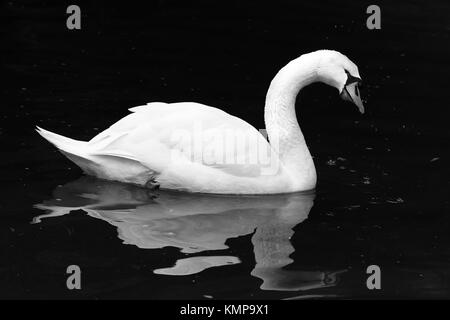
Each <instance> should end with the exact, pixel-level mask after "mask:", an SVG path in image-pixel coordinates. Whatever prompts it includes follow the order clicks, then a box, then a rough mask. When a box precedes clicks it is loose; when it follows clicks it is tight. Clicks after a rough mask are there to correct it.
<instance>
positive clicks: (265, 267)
mask: <svg viewBox="0 0 450 320" xmlns="http://www.w3.org/2000/svg"><path fill="white" fill-rule="evenodd" d="M369 4H371V3H364V2H362V3H360V4H352V5H350V4H345V3H340V4H339V5H336V4H335V2H331V1H319V2H318V1H307V2H297V1H295V2H294V1H290V2H289V1H287V2H283V1H281V2H280V1H277V2H276V4H275V3H269V2H268V3H266V4H262V3H260V2H257V1H249V2H246V3H245V4H244V3H243V2H241V1H226V2H216V3H214V4H212V3H209V2H206V1H204V2H199V3H197V4H196V6H190V5H188V4H182V3H179V2H177V1H153V2H149V5H148V6H147V7H145V8H144V7H143V6H142V5H137V4H126V5H125V4H123V5H121V6H117V7H114V6H113V5H112V4H110V3H108V2H106V1H99V2H96V4H95V5H94V4H90V3H88V2H87V3H85V4H84V3H83V2H81V3H80V7H81V9H82V15H83V16H82V29H81V30H80V31H69V30H67V29H66V27H65V19H66V14H65V8H66V5H65V4H60V3H59V1H47V2H45V3H44V2H38V1H9V2H5V3H3V4H2V7H1V21H2V24H3V25H2V28H1V36H2V38H1V39H2V46H1V49H0V52H1V57H2V60H1V63H2V78H3V79H4V81H2V86H1V89H0V90H1V97H2V98H1V99H2V102H1V106H2V107H1V114H0V121H1V122H0V124H1V127H0V130H1V131H0V139H1V150H2V157H1V160H0V167H1V172H2V175H1V177H0V183H1V184H0V190H1V194H2V201H1V207H0V208H1V210H0V236H1V242H0V243H1V244H0V246H1V250H0V297H1V298H21V297H23V298H81V297H82V298H151V299H180V298H195V299H197V298H198V299H210V298H235V299H241V298H255V299H256V298H273V299H281V298H296V299H302V298H311V297H313V298H321V297H322V298H335V297H337V298H394V299H395V298H448V297H449V296H450V232H449V231H450V225H449V224H450V212H449V208H450V205H449V198H448V196H449V167H448V163H449V162H448V160H449V146H450V143H449V141H450V140H449V138H450V135H449V130H448V116H447V114H448V112H447V108H448V101H449V99H448V98H449V94H448V74H449V73H450V66H449V64H448V57H449V54H450V47H449V45H448V43H449V32H450V24H449V21H450V20H449V15H450V4H449V3H448V2H447V1H435V2H433V4H432V6H431V4H428V3H427V2H425V1H401V2H396V3H395V4H392V3H382V2H380V3H378V5H379V6H380V7H381V10H382V29H381V30H377V31H370V30H368V29H367V28H366V27H365V19H366V17H367V14H366V13H365V9H366V8H367V6H368V5H369ZM321 48H330V49H336V50H339V51H341V52H343V53H345V54H347V55H348V56H349V57H350V58H351V59H352V60H353V61H355V62H356V63H357V64H358V66H359V69H360V72H361V75H362V77H363V80H364V81H365V89H364V91H363V95H365V96H366V100H367V101H366V110H367V113H366V114H365V115H364V116H361V115H359V114H358V113H357V111H356V110H355V108H354V107H353V106H351V105H349V104H347V103H344V102H342V101H341V100H340V99H339V97H338V95H337V94H336V92H335V89H332V88H329V87H326V86H324V85H312V86H310V87H308V88H306V89H305V90H304V91H302V93H301V95H300V97H299V99H298V101H297V104H298V107H297V113H298V118H299V122H300V125H301V127H302V129H303V131H304V133H305V136H306V139H307V141H308V144H309V146H310V149H311V152H312V154H313V155H314V160H315V164H316V168H317V171H318V179H319V182H318V186H317V190H316V192H315V193H314V194H313V193H311V194H293V195H283V196H266V197H238V198H236V197H229V196H207V195H189V194H183V193H176V192H165V191H159V192H151V191H148V190H145V189H141V188H136V187H132V186H127V185H123V184H118V183H109V182H105V181H99V180H95V179H91V178H87V177H82V174H81V172H80V170H79V169H78V168H77V167H76V166H74V165H73V164H72V163H70V162H69V161H68V160H66V159H65V158H64V157H63V156H62V155H60V154H59V153H58V152H57V151H55V150H54V149H53V148H52V147H51V146H50V145H49V144H48V143H47V142H45V141H43V140H42V139H41V138H40V137H38V135H37V134H36V133H35V132H34V125H39V126H42V127H44V128H46V129H49V130H52V131H55V132H58V133H61V134H64V135H66V136H70V137H73V138H77V139H84V140H87V139H89V138H91V137H92V136H93V135H95V134H96V133H98V132H99V131H100V130H103V129H104V128H106V127H107V126H109V125H110V124H112V123H114V122H115V121H117V120H118V119H120V118H121V117H123V116H124V115H126V114H127V108H128V107H132V106H136V105H140V104H143V103H146V102H149V101H167V102H175V101H197V102H202V103H205V104H208V105H212V106H216V107H219V108H222V109H223V110H225V111H227V112H229V113H231V114H234V115H236V116H239V117H241V118H243V119H245V120H246V121H248V122H249V123H251V124H253V125H254V126H255V127H256V128H263V101H264V96H265V92H266V90H267V87H268V84H269V82H270V80H271V78H272V77H273V75H274V74H275V73H276V71H277V70H278V69H279V68H280V67H282V66H283V65H284V64H285V63H287V62H288V61H289V60H290V59H292V58H295V57H296V56H298V55H300V54H301V53H305V52H309V51H312V50H316V49H321ZM72 264H76V265H79V266H80V268H81V269H82V290H80V291H69V290H67V288H66V278H67V274H66V268H67V266H69V265H72ZM372 264H375V265H378V266H380V268H381V272H382V290H378V291H369V290H368V289H367V287H366V279H367V276H368V275H367V274H366V268H367V267H368V266H369V265H372Z"/></svg>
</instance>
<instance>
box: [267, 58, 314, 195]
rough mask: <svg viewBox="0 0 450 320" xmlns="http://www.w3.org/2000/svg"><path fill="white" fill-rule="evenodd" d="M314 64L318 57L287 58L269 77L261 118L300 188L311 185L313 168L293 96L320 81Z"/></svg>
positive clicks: (281, 158) (306, 187)
mask: <svg viewBox="0 0 450 320" xmlns="http://www.w3.org/2000/svg"><path fill="white" fill-rule="evenodd" d="M318 65H319V61H318V59H315V58H314V57H311V56H309V55H303V56H301V57H299V58H297V59H295V60H293V61H291V62H290V63H288V64H287V65H286V66H285V67H284V68H282V69H281V70H280V71H279V72H278V74H277V75H276V76H275V78H274V79H273V80H272V82H271V84H270V87H269V90H268V92H267V96H266V105H265V111H264V119H265V123H266V129H267V134H268V136H269V141H270V144H271V145H272V147H273V148H274V150H275V151H276V152H277V153H278V156H279V158H280V160H281V162H282V165H283V167H284V169H285V170H287V172H288V173H289V174H290V175H291V177H292V178H293V181H296V182H297V183H299V184H301V185H300V186H297V187H298V188H301V189H312V188H314V187H315V184H316V170H315V167H314V162H313V160H312V157H311V154H310V152H309V150H308V146H307V145H306V142H305V138H304V136H303V133H302V131H301V129H300V126H299V124H298V122H297V116H296V114H295V100H296V97H297V94H298V93H299V91H300V90H301V89H302V88H303V87H304V86H307V85H309V84H310V83H312V82H316V81H320V79H319V78H318V75H317V69H318Z"/></svg>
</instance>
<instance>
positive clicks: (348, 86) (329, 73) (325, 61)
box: [314, 50, 364, 113]
mask: <svg viewBox="0 0 450 320" xmlns="http://www.w3.org/2000/svg"><path fill="white" fill-rule="evenodd" d="M314 54H317V57H318V58H319V59H318V61H319V62H318V67H317V75H318V76H319V78H320V79H321V81H322V82H324V83H326V84H328V85H330V86H333V87H335V88H337V89H338V90H339V93H340V95H341V98H342V99H344V100H347V101H350V102H353V103H354V104H355V105H356V106H357V107H358V109H359V111H360V112H361V113H364V106H363V103H362V100H361V94H360V90H359V85H360V83H361V76H360V75H359V71H358V67H357V66H356V64H354V63H353V62H352V61H351V60H350V59H349V58H347V57H346V56H345V55H343V54H342V53H340V52H337V51H333V50H320V51H316V52H314Z"/></svg>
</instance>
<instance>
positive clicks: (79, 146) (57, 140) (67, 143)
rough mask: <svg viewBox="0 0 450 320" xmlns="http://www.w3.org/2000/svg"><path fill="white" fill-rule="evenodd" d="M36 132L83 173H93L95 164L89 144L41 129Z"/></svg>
mask: <svg viewBox="0 0 450 320" xmlns="http://www.w3.org/2000/svg"><path fill="white" fill-rule="evenodd" d="M36 131H37V133H39V134H40V135H41V136H42V137H43V138H45V139H46V140H47V141H48V142H50V143H51V144H53V145H54V146H55V147H57V148H58V149H59V151H61V153H62V154H64V155H65V156H66V157H67V158H69V159H70V160H71V161H73V162H74V163H75V164H76V165H78V166H79V167H80V168H81V169H83V171H85V172H86V173H90V172H91V171H92V166H93V165H94V162H93V161H92V160H91V159H90V157H89V152H88V148H87V142H85V141H79V140H74V139H70V138H67V137H64V136H62V135H59V134H56V133H53V132H50V131H48V130H45V129H42V128H39V127H37V128H36Z"/></svg>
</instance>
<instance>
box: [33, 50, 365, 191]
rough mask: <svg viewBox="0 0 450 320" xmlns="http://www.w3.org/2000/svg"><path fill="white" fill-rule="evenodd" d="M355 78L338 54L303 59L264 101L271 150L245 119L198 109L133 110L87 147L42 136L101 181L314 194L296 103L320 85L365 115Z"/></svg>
mask: <svg viewBox="0 0 450 320" xmlns="http://www.w3.org/2000/svg"><path fill="white" fill-rule="evenodd" d="M351 78H357V79H358V78H359V73H358V69H357V67H356V66H355V65H354V64H353V63H352V62H351V61H350V60H349V59H348V58H346V57H345V56H343V55H342V54H340V53H338V52H336V51H328V50H321V51H316V52H313V53H310V54H305V55H302V56H301V57H299V58H297V59H295V60H293V61H291V62H290V63H289V64H287V65H286V66H285V67H284V68H282V69H281V70H280V72H279V73H278V74H277V75H276V76H275V78H274V79H273V80H272V83H271V85H270V88H269V90H268V93H267V97H266V105H265V114H264V115H265V122H266V129H267V133H268V137H269V141H270V144H269V142H267V140H266V139H265V138H264V136H263V135H262V134H260V133H259V132H258V130H256V129H255V128H254V127H252V126H251V125H250V124H248V123H247V122H245V121H244V120H241V119H239V118H237V117H234V116H232V115H229V114H228V113H226V112H224V111H222V110H220V109H217V108H213V107H209V106H206V105H202V104H199V103H193V102H182V103H171V104H167V103H160V102H154V103H149V104H147V105H144V106H139V107H135V108H131V109H130V111H132V113H131V114H129V115H128V116H126V117H124V118H123V119H121V120H119V121H118V122H117V123H115V124H114V125H112V126H111V127H110V128H108V129H106V130H105V131H103V132H101V133H100V134H98V135H97V136H95V137H94V138H93V139H91V140H90V141H88V142H84V141H77V140H73V139H69V138H66V137H63V136H60V135H57V134H55V133H52V132H49V131H46V130H44V129H41V128H38V132H39V133H40V134H41V135H42V136H43V137H44V138H46V139H47V140H48V141H50V142H51V143H53V144H54V145H55V146H56V147H57V148H58V149H59V150H60V151H61V152H63V153H64V154H65V155H66V156H67V157H68V158H69V159H70V160H72V161H73V162H75V163H76V164H77V165H78V166H80V167H81V168H82V169H83V171H85V172H86V173H87V174H90V175H94V176H97V177H99V178H103V179H108V180H117V181H122V182H127V183H133V184H138V185H142V186H150V187H154V186H160V187H161V188H166V189H176V190H183V191H190V192H204V193H225V194H269V193H285V192H295V191H305V190H310V189H313V188H314V187H315V184H316V171H315V167H314V163H313V160H312V158H311V155H310V153H309V150H308V147H307V145H306V143H305V139H304V137H303V134H302V132H301V130H300V127H299V125H298V122H297V118H296V114H295V99H296V96H297V94H298V92H299V91H300V89H301V88H302V87H304V86H306V85H308V84H310V83H312V82H316V81H321V82H324V83H327V84H329V85H332V86H335V87H336V88H338V89H339V91H340V92H341V93H342V94H343V95H344V98H346V99H349V100H353V102H355V104H357V105H358V107H360V109H361V108H362V104H361V101H360V100H358V101H355V99H358V98H359V94H358V91H357V89H354V87H352V86H354V85H355V84H354V83H353V82H354V81H353V82H352V81H349V80H351ZM348 90H355V91H356V96H355V93H354V92H353V91H350V92H349V91H348Z"/></svg>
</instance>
